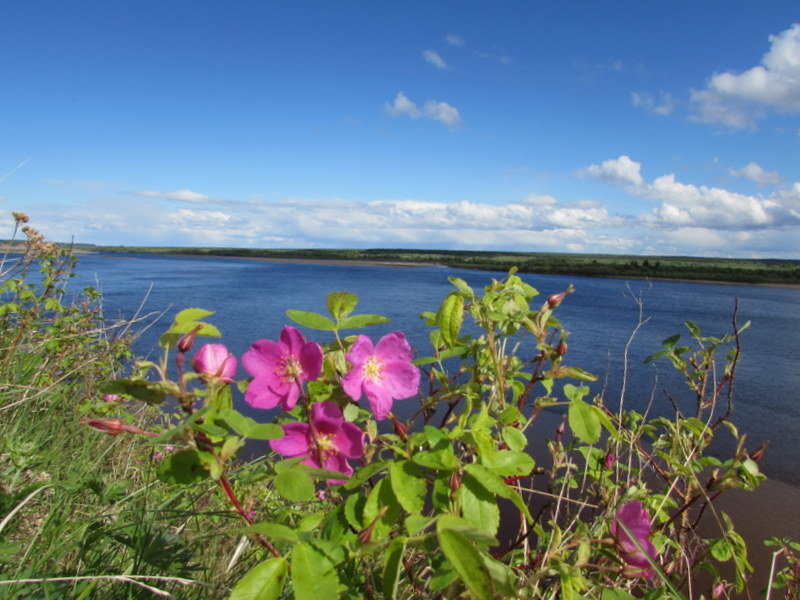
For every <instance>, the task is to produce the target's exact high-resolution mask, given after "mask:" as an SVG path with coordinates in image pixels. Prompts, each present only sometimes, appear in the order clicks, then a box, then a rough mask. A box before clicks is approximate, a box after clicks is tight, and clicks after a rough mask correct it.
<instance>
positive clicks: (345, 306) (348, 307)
mask: <svg viewBox="0 0 800 600" xmlns="http://www.w3.org/2000/svg"><path fill="white" fill-rule="evenodd" d="M357 304H358V296H356V295H355V294H353V293H351V292H331V293H330V294H328V300H327V305H328V312H329V313H331V316H332V317H333V318H334V319H336V320H337V321H340V320H342V319H344V318H345V317H347V315H349V314H350V313H351V312H353V309H355V307H356V305H357Z"/></svg>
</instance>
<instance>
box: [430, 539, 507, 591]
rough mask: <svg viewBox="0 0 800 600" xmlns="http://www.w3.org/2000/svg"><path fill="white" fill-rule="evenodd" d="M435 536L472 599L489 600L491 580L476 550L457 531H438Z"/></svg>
mask: <svg viewBox="0 0 800 600" xmlns="http://www.w3.org/2000/svg"><path fill="white" fill-rule="evenodd" d="M437 534H438V537H439V545H440V547H441V548H442V552H444V555H445V557H446V558H447V560H448V562H449V563H450V564H451V565H452V566H453V569H454V570H455V572H456V573H458V575H459V577H461V580H462V581H463V582H464V583H465V584H466V585H467V587H468V588H469V591H470V592H471V595H472V597H473V598H477V599H478V600H491V598H492V595H493V590H492V580H491V577H490V576H489V573H488V572H487V569H486V566H485V565H484V564H483V560H482V559H481V553H480V552H479V551H478V549H477V548H475V546H473V545H472V544H471V543H470V541H469V540H468V539H467V538H466V537H464V536H463V535H462V534H461V533H459V532H458V531H454V530H452V529H439V530H438V532H437Z"/></svg>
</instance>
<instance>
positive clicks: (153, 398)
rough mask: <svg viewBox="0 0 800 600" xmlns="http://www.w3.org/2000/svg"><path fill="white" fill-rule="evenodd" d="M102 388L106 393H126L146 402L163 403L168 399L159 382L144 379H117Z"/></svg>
mask: <svg viewBox="0 0 800 600" xmlns="http://www.w3.org/2000/svg"><path fill="white" fill-rule="evenodd" d="M101 389H102V391H103V393H104V394H124V395H125V396H130V397H131V398H136V399H137V400H141V401H142V402H145V403H146V404H161V403H162V402H164V400H166V399H167V394H166V392H164V390H163V389H162V388H161V387H160V386H159V385H158V384H157V383H154V382H152V381H145V380H143V379H115V380H114V381H109V382H108V383H106V384H104V385H103V386H102V388H101Z"/></svg>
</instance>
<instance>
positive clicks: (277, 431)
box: [247, 423, 283, 440]
mask: <svg viewBox="0 0 800 600" xmlns="http://www.w3.org/2000/svg"><path fill="white" fill-rule="evenodd" d="M247 437H248V438H250V439H251V440H279V439H281V438H282V437H283V428H282V427H281V426H280V425H276V424H275V423H256V424H255V425H253V426H252V427H250V431H249V432H248V434H247Z"/></svg>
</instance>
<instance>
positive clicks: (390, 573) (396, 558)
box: [381, 535, 406, 600]
mask: <svg viewBox="0 0 800 600" xmlns="http://www.w3.org/2000/svg"><path fill="white" fill-rule="evenodd" d="M405 549H406V538H405V536H402V535H400V536H397V537H396V538H394V539H393V540H392V541H391V542H390V543H389V547H388V548H387V549H386V560H385V561H384V563H383V574H382V577H381V584H382V588H383V597H384V598H386V599H387V600H394V599H395V598H396V597H397V583H398V581H399V580H400V566H401V565H402V561H403V552H404V551H405Z"/></svg>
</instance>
